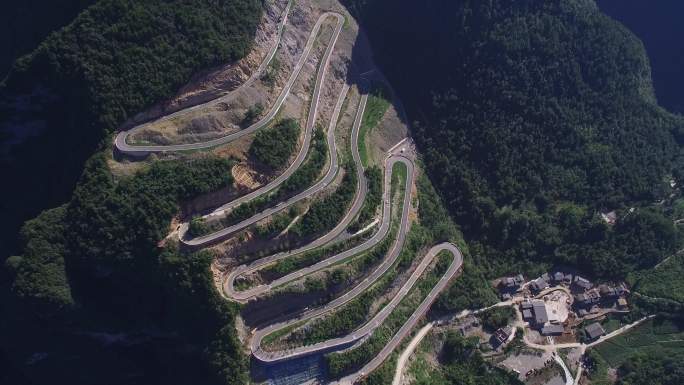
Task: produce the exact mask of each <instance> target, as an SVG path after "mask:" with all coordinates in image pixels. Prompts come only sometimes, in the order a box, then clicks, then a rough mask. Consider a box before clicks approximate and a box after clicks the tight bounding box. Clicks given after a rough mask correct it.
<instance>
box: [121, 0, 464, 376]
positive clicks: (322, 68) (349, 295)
mask: <svg viewBox="0 0 684 385" xmlns="http://www.w3.org/2000/svg"><path fill="white" fill-rule="evenodd" d="M293 3H294V2H293V1H289V2H288V4H287V6H286V8H285V10H284V11H283V16H282V17H281V21H280V23H279V25H278V32H277V35H276V39H275V40H276V41H275V42H274V44H273V46H272V47H271V49H270V51H269V52H268V53H267V55H266V57H265V58H264V60H263V61H262V62H261V64H260V65H259V67H258V68H257V69H256V70H255V71H254V73H252V74H251V76H250V77H249V79H248V80H247V81H246V82H245V83H243V84H242V85H241V86H240V87H239V88H238V89H236V90H235V91H232V92H230V93H228V94H226V95H224V96H221V97H219V98H217V99H215V100H213V101H210V102H207V103H203V104H199V105H196V106H193V107H189V108H186V109H184V110H181V111H178V112H175V113H172V114H169V115H167V116H165V117H162V118H160V119H157V120H156V121H155V122H151V123H146V124H143V125H140V126H137V127H134V128H132V129H130V130H128V131H122V132H120V133H119V134H118V135H117V137H116V139H115V141H114V145H115V147H116V149H117V150H118V151H119V152H121V153H123V154H127V155H132V156H143V155H147V154H150V153H162V152H176V151H189V150H203V149H210V148H213V147H215V146H219V145H222V144H226V143H230V142H232V141H234V140H236V139H239V138H241V137H243V136H245V135H248V134H251V133H254V132H255V131H257V130H259V129H261V128H263V127H265V126H267V125H268V124H270V123H271V122H272V121H273V120H274V119H275V117H276V116H277V114H278V112H279V110H280V109H281V107H282V106H283V103H284V102H285V100H286V99H287V97H288V95H289V94H290V92H291V90H292V87H293V86H294V84H295V83H296V81H297V79H298V78H299V75H300V73H301V70H302V68H303V67H304V65H305V64H306V63H307V61H308V59H309V58H310V56H311V54H312V51H313V48H314V45H315V42H316V39H317V37H318V35H319V32H320V30H321V28H322V25H323V24H324V23H325V22H326V20H328V19H329V18H332V19H334V21H335V22H336V24H335V27H334V30H333V33H332V35H331V37H330V40H329V41H328V43H327V47H326V50H325V52H324V54H323V56H322V57H321V59H320V62H319V65H318V71H317V75H316V81H315V84H314V89H313V95H312V98H311V101H310V106H309V111H308V115H307V120H306V124H305V127H304V133H303V140H302V145H301V148H300V150H299V152H298V154H297V156H296V158H295V160H294V161H293V162H292V164H291V165H289V166H288V168H287V169H286V170H285V171H284V172H283V173H282V174H280V175H279V176H277V177H276V178H275V179H274V180H273V181H271V182H269V183H268V184H266V185H265V186H262V187H260V188H258V189H256V190H254V191H251V192H249V193H248V194H245V195H243V196H240V197H239V198H237V199H235V200H232V201H231V202H228V203H226V204H224V205H222V206H220V207H218V208H216V209H215V210H214V211H213V212H212V213H210V214H208V215H205V217H206V218H210V217H211V218H213V217H217V216H224V215H226V214H227V213H228V212H229V211H230V210H232V209H234V208H235V207H238V206H239V205H240V204H243V203H246V202H249V201H250V200H252V199H255V198H257V197H259V196H263V195H264V194H268V193H269V192H271V191H274V190H275V189H277V188H278V187H279V186H280V185H281V184H282V183H284V182H285V181H286V180H287V179H288V178H290V177H291V176H292V175H293V174H294V173H295V171H296V170H298V169H299V168H300V166H301V165H302V164H303V162H304V160H305V159H306V156H307V153H308V151H309V147H310V143H311V138H312V134H313V131H314V126H315V123H316V119H317V114H318V109H319V102H320V98H321V92H322V89H323V84H324V83H325V78H326V73H327V71H328V67H329V65H330V59H331V56H332V53H333V51H334V48H335V45H336V43H337V40H338V38H339V36H340V34H341V31H342V29H343V26H344V23H345V19H344V16H342V15H341V14H339V13H336V12H325V13H323V14H321V15H320V16H319V18H318V20H317V21H316V23H315V25H314V27H313V28H312V30H311V32H310V35H309V37H308V39H307V42H306V45H305V46H304V49H303V51H302V53H301V56H300V58H299V59H298V61H297V63H296V64H295V66H294V68H293V69H292V73H291V74H290V76H289V78H288V80H287V82H286V84H285V85H284V86H283V89H282V90H281V91H280V93H279V94H278V96H277V98H276V99H275V101H274V103H273V104H272V106H271V107H270V109H269V111H268V112H267V113H266V114H265V115H264V116H263V117H262V118H261V119H259V121H257V122H256V123H254V124H252V125H250V126H249V127H247V128H245V129H243V130H241V131H238V132H234V133H231V134H227V135H225V136H222V137H220V138H216V139H212V140H207V141H201V142H195V143H183V144H172V145H147V144H132V143H128V141H127V139H128V138H129V136H130V135H131V134H133V133H135V132H138V131H140V130H142V129H144V128H146V127H149V125H151V124H154V123H158V122H163V121H167V120H169V119H173V118H175V117H178V116H181V115H183V114H187V113H188V112H190V111H195V110H198V109H201V108H205V107H207V106H211V105H212V104H216V103H220V102H225V101H226V100H229V99H231V98H233V97H235V95H236V94H237V93H236V91H238V90H240V89H243V88H245V87H248V86H250V85H252V84H253V83H254V81H255V80H256V79H258V77H259V76H260V75H261V74H262V73H263V72H264V71H265V70H266V69H267V67H268V65H269V63H270V62H271V60H272V59H273V57H274V56H275V54H276V52H277V49H278V46H279V44H280V41H281V38H282V33H283V29H284V27H285V25H286V23H287V20H288V14H289V12H290V8H291V6H292V5H293ZM349 90H350V86H349V85H346V84H345V85H344V86H343V87H342V89H341V91H340V93H339V96H338V99H337V102H336V104H335V107H334V110H333V113H332V116H331V119H330V123H329V126H328V131H327V136H326V140H327V145H328V148H329V149H330V151H329V153H330V154H329V162H328V165H329V166H328V169H327V171H326V173H325V175H324V176H323V177H322V178H321V179H320V180H319V181H318V182H316V183H315V184H314V185H312V186H311V187H309V188H307V189H306V190H305V191H302V192H300V193H298V194H296V195H294V196H292V197H290V198H288V199H286V200H284V201H281V202H279V203H277V204H276V205H275V206H273V207H269V208H268V209H266V210H264V211H262V212H260V213H258V214H256V215H254V216H252V217H251V218H247V219H245V220H243V221H241V222H239V223H237V224H234V225H232V226H228V227H226V228H224V229H221V230H219V231H217V232H214V233H212V234H208V235H205V236H201V237H196V238H189V237H188V236H187V230H188V227H189V226H188V223H183V224H182V225H181V227H180V229H179V238H180V240H181V242H182V243H184V244H185V245H186V246H189V247H191V248H203V247H207V246H210V245H213V244H215V243H217V242H220V241H223V240H225V239H227V238H229V237H231V236H233V235H234V234H235V233H236V232H238V231H240V230H243V229H245V228H247V227H249V226H251V225H253V224H255V223H256V222H258V221H260V220H262V219H265V218H267V217H269V216H272V215H274V214H276V213H278V212H280V211H282V210H284V209H286V208H288V207H290V206H292V205H293V204H295V203H297V202H299V201H301V200H303V199H307V198H310V197H311V196H313V195H315V194H316V193H318V192H320V191H322V190H323V189H325V188H326V187H327V186H328V185H329V184H330V183H331V182H333V181H334V180H335V177H336V176H337V175H338V172H339V170H340V164H339V159H338V153H337V147H336V143H335V131H336V127H337V122H338V120H339V119H338V118H339V116H340V114H341V111H342V108H343V106H344V101H345V100H346V98H347V95H348V94H349ZM367 100H368V95H365V94H364V95H362V96H361V98H360V100H359V104H358V107H357V111H356V116H355V118H354V122H353V126H352V135H351V147H352V158H353V160H354V163H355V165H356V172H357V177H358V178H357V180H358V185H357V191H356V194H355V197H354V200H353V202H352V204H351V205H350V208H349V209H348V211H347V213H346V214H345V216H344V218H343V219H342V220H340V221H339V223H338V224H337V225H336V226H335V228H334V229H332V230H331V231H329V232H328V233H327V234H325V235H323V236H322V237H320V238H318V239H316V240H314V241H312V242H311V243H309V244H307V245H305V246H302V247H300V248H298V249H295V250H293V251H288V252H283V253H278V254H274V255H271V256H267V257H265V258H261V259H259V260H257V261H254V262H252V263H250V264H247V265H242V266H239V267H237V268H235V269H233V270H232V271H231V272H230V273H229V274H228V275H227V277H226V279H225V280H224V282H223V285H222V286H223V287H222V289H223V291H224V294H225V295H226V296H227V297H228V298H229V299H232V300H234V301H237V302H243V303H244V302H247V301H249V300H252V299H254V298H257V297H259V296H263V295H265V294H267V293H269V292H270V291H271V290H272V289H275V288H279V287H283V286H285V285H287V284H289V283H292V282H294V281H296V280H299V279H301V278H303V277H305V276H307V275H310V274H313V273H315V272H318V271H321V270H324V269H326V268H329V267H331V266H333V265H335V264H337V263H340V262H343V261H345V260H347V259H348V258H350V257H354V256H356V255H359V254H361V253H363V252H366V251H368V250H370V249H371V248H373V247H374V246H376V245H378V244H380V242H382V241H383V240H384V239H386V237H387V236H388V234H389V233H390V230H391V228H392V226H393V222H392V216H391V213H392V203H391V201H392V191H391V190H392V189H391V184H392V173H393V170H394V165H396V164H399V163H401V164H403V165H404V166H405V167H406V169H407V177H406V180H405V181H404V182H405V185H404V196H403V200H402V206H401V214H400V218H399V221H398V229H397V231H396V238H395V239H394V240H393V243H392V246H391V247H390V249H389V251H388V252H387V253H386V255H385V257H384V258H383V260H382V261H381V262H380V263H379V264H378V265H377V266H376V267H375V268H374V269H373V270H372V271H371V272H370V273H369V274H368V275H367V276H366V277H365V278H364V279H363V280H360V281H359V282H358V283H357V284H356V286H354V287H353V288H351V289H350V290H348V291H346V292H345V293H344V294H342V295H340V296H339V297H337V298H336V299H334V300H332V301H330V302H329V303H327V304H326V305H323V306H321V307H319V308H316V309H311V310H306V311H304V312H303V313H301V314H300V315H298V316H296V317H294V318H291V319H288V320H285V321H282V322H277V323H274V324H272V325H269V326H267V327H264V328H260V329H256V330H255V331H254V333H253V336H252V338H251V341H250V349H251V351H252V354H253V356H254V358H255V359H256V360H258V361H261V362H263V363H274V362H280V361H284V360H289V359H292V358H296V357H301V356H305V355H309V354H315V353H321V352H327V351H331V350H334V349H339V348H342V347H345V346H349V345H351V344H353V343H355V342H358V341H361V340H362V339H363V338H366V337H368V336H370V335H372V333H373V332H374V331H375V330H376V329H377V328H378V327H379V326H380V325H382V324H383V322H384V321H385V320H386V319H387V318H388V317H389V316H390V315H391V313H392V311H394V310H395V309H396V307H397V306H398V305H399V304H400V303H401V301H402V300H403V299H404V298H405V296H406V295H407V294H408V293H409V292H410V291H411V289H412V288H413V287H414V286H415V285H416V283H417V282H418V280H419V279H420V277H421V276H422V275H423V274H424V273H425V271H426V270H427V268H428V267H429V266H430V264H431V263H432V262H433V260H434V259H435V258H436V256H437V255H438V254H439V253H440V252H441V251H447V252H449V253H451V255H452V256H453V260H452V263H451V264H450V266H449V268H448V270H447V271H446V272H445V273H444V275H443V276H442V277H441V279H440V280H439V281H438V283H437V284H436V285H435V286H434V287H433V288H432V290H431V291H430V292H429V293H428V295H427V296H426V298H425V299H424V300H423V301H422V302H421V304H420V305H419V306H418V307H417V308H416V309H415V310H414V312H413V313H412V314H411V316H410V317H409V319H408V320H407V321H406V322H405V323H404V325H403V326H402V327H401V328H400V329H399V331H398V332H397V333H396V334H395V335H394V336H393V337H392V338H391V340H390V341H389V342H388V344H387V345H386V346H385V347H384V348H383V349H382V351H381V352H380V353H379V354H378V355H377V356H376V357H374V358H373V359H372V360H371V361H370V362H368V363H367V364H366V365H365V366H364V367H363V368H361V369H360V370H359V371H357V372H356V373H354V374H351V375H349V376H347V377H345V378H343V379H341V380H340V383H344V384H347V383H353V382H355V381H357V380H359V379H360V378H362V377H364V376H366V375H367V374H368V373H370V372H371V371H372V370H374V369H375V368H377V367H378V366H379V365H380V364H382V362H383V361H384V360H385V359H387V357H388V356H389V355H390V354H391V353H392V351H393V350H394V349H395V348H396V347H397V346H398V345H399V343H401V341H402V340H403V339H404V338H405V337H406V336H407V335H408V334H409V333H410V331H411V329H412V328H413V327H415V325H416V324H417V323H418V322H419V320H420V319H421V318H422V317H423V316H424V315H425V314H426V312H427V311H428V309H429V307H430V306H431V304H432V303H433V302H434V301H435V299H436V298H437V296H438V295H439V293H440V292H442V291H443V290H444V289H445V288H446V286H447V285H448V283H449V281H450V280H451V279H452V278H453V277H454V276H455V275H456V274H457V273H458V271H459V270H460V268H461V266H462V263H463V257H462V255H461V252H460V251H459V250H458V248H457V247H456V246H455V245H453V244H451V243H442V244H439V245H436V246H434V247H433V248H432V249H430V251H429V252H428V253H427V254H426V255H425V256H424V257H423V259H422V260H421V261H420V263H419V264H418V265H417V267H416V268H415V270H414V271H413V272H412V273H411V275H410V276H409V278H408V279H407V280H406V281H405V282H404V283H403V285H402V286H401V288H400V289H399V291H398V292H397V293H396V295H395V296H394V297H393V298H392V299H391V300H390V302H389V303H387V304H386V305H385V306H384V307H383V308H382V309H380V311H378V312H377V313H376V314H375V315H374V316H373V317H372V318H371V319H370V320H369V321H368V322H366V323H365V324H363V325H361V326H360V327H358V328H357V329H356V330H354V331H353V332H351V333H349V334H348V335H345V336H342V337H339V338H334V339H330V340H327V341H323V342H320V343H316V344H312V345H310V346H301V347H297V348H293V349H289V350H284V351H276V352H268V351H265V350H263V349H262V347H261V345H262V342H263V339H264V338H265V337H266V336H267V335H269V334H271V333H274V332H277V331H279V330H282V329H284V328H287V327H290V326H292V325H295V324H298V323H301V322H304V321H307V320H311V319H313V318H316V317H320V316H322V315H327V314H329V313H331V312H333V311H335V310H337V309H339V308H340V307H341V306H343V305H345V304H347V303H348V302H350V301H351V300H353V299H354V298H356V297H358V296H359V295H360V294H361V293H363V292H364V291H365V290H367V289H368V288H370V287H371V286H372V285H373V284H375V283H376V282H377V281H378V279H380V278H381V277H382V276H383V275H384V274H386V273H387V272H388V271H390V269H392V268H393V267H394V266H395V263H396V261H397V259H398V258H399V255H400V253H401V250H402V247H403V245H404V242H405V239H406V235H407V233H408V230H409V227H410V216H409V214H410V212H411V193H412V188H413V185H414V179H415V170H414V154H413V153H410V151H409V153H407V154H405V153H404V150H403V149H401V150H400V149H399V146H398V145H397V146H394V147H393V149H392V150H390V152H389V153H388V154H387V157H386V158H385V165H384V166H385V171H384V181H383V197H382V202H383V203H382V214H381V217H380V219H379V222H380V223H379V226H378V229H377V231H376V232H375V233H374V234H373V236H372V237H370V238H369V239H368V240H366V241H364V242H362V243H361V244H359V245H357V246H355V247H352V248H350V249H348V250H345V251H343V252H340V253H338V254H336V255H334V256H332V257H329V258H327V259H325V260H322V261H319V262H317V263H315V264H313V265H311V266H308V267H305V268H302V269H300V270H298V271H295V272H292V273H290V274H287V275H285V276H283V277H280V278H278V279H276V280H274V281H272V282H270V283H268V284H264V285H259V286H256V287H253V288H250V289H248V290H244V291H238V290H236V289H235V280H236V278H238V277H239V276H241V275H244V274H249V273H253V272H255V271H257V270H259V269H262V268H263V267H266V266H268V265H270V264H272V263H275V262H277V261H279V260H281V259H285V258H289V257H293V256H295V255H298V254H302V253H304V252H306V251H309V250H313V249H316V248H319V247H322V246H324V245H326V244H328V243H330V242H331V241H333V240H334V239H335V238H337V237H338V236H339V235H340V234H342V232H343V231H344V230H345V229H346V228H347V227H348V226H349V225H350V223H351V221H352V220H353V219H354V218H355V217H356V216H357V215H358V213H359V211H360V210H361V207H362V206H363V203H364V201H365V198H366V194H367V190H368V186H367V181H366V179H365V175H364V168H363V165H362V162H361V157H360V154H359V134H360V127H361V124H362V121H363V117H364V113H365V108H366V103H367ZM402 142H403V141H402ZM400 143H401V142H400Z"/></svg>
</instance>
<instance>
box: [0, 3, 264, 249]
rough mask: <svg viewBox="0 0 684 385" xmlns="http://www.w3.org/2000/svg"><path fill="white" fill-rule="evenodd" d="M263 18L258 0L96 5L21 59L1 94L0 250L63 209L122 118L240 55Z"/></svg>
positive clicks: (9, 246)
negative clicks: (1, 183) (0, 184)
mask: <svg viewBox="0 0 684 385" xmlns="http://www.w3.org/2000/svg"><path fill="white" fill-rule="evenodd" d="M260 15H261V2H260V1H259V0H220V1H209V0H200V1H191V0H171V1H167V0H144V1H133V0H101V1H98V2H97V3H96V4H95V5H93V6H91V7H89V8H88V9H87V10H86V11H84V12H82V13H81V14H80V15H79V16H78V17H77V18H76V19H75V20H74V21H73V22H72V23H71V24H69V25H68V26H67V27H65V28H62V29H61V30H59V31H57V32H55V33H53V34H52V35H50V36H49V37H48V38H47V39H46V40H45V41H44V42H43V43H41V44H40V46H39V47H38V48H37V49H36V50H34V51H33V52H32V53H31V54H29V55H27V56H25V57H23V58H21V59H19V60H17V61H16V62H15V64H14V66H13V67H12V70H11V71H10V73H9V75H8V77H7V79H6V80H5V83H4V84H3V85H2V86H0V132H1V133H2V135H0V167H1V168H2V169H3V171H5V173H6V177H7V178H9V179H10V180H12V181H13V183H12V184H11V185H10V186H7V187H6V188H4V189H3V190H2V193H1V195H0V198H1V199H0V202H2V203H1V204H0V210H1V211H0V212H1V213H2V216H3V218H5V220H4V221H3V222H2V229H1V230H2V231H0V234H2V237H1V238H0V241H2V246H3V247H2V248H1V249H2V252H3V253H4V252H8V251H10V250H13V249H15V246H16V243H15V239H14V236H15V234H16V232H17V229H18V227H19V226H20V224H21V222H23V221H24V220H27V219H30V218H31V217H33V216H35V215H37V214H38V213H39V212H40V211H42V210H43V209H46V208H50V207H55V206H58V205H60V204H63V203H65V202H66V201H68V199H69V195H70V193H71V192H72V190H73V188H74V186H75V184H76V181H77V179H78V176H79V175H80V173H81V171H82V169H83V164H84V162H85V160H86V159H87V158H88V157H89V156H91V155H92V154H93V153H94V152H95V150H96V148H97V146H98V144H99V143H100V141H101V140H102V139H103V138H105V137H106V136H107V135H109V134H111V133H112V132H113V131H114V130H115V129H116V128H118V127H119V126H120V125H121V124H122V123H123V122H124V121H126V119H128V118H130V117H132V116H134V115H135V114H137V113H139V112H141V111H142V110H143V109H145V108H147V107H149V106H151V105H152V104H154V103H156V102H159V101H161V100H163V99H165V98H168V97H170V96H171V95H172V94H173V93H174V92H176V91H177V89H178V88H179V87H180V86H182V85H183V84H185V83H186V82H187V81H188V80H189V79H190V77H191V76H192V75H193V74H195V73H196V72H198V71H199V70H201V69H205V68H207V67H210V66H215V65H218V64H223V63H226V62H230V61H234V60H237V59H239V58H241V57H243V56H244V55H246V54H247V53H248V52H249V49H250V47H251V44H252V42H253V39H254V33H255V30H256V26H257V23H258V22H259V20H260ZM22 132H29V133H30V132H35V133H36V134H37V135H34V136H29V137H28V138H25V139H24V140H23V141H22V140H19V139H17V137H16V135H15V134H17V133H22ZM15 142H19V144H14V145H13V146H11V147H9V148H8V144H9V143H15ZM46 162H50V164H51V165H52V167H44V165H45V163H46Z"/></svg>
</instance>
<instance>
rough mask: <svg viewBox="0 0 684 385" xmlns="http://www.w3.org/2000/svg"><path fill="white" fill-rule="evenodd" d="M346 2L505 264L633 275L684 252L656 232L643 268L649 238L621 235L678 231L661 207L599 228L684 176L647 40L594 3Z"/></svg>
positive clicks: (677, 121)
mask: <svg viewBox="0 0 684 385" xmlns="http://www.w3.org/2000/svg"><path fill="white" fill-rule="evenodd" d="M346 3H348V4H349V6H350V8H351V9H352V10H353V11H354V12H355V13H356V14H357V15H359V17H360V18H361V20H362V21H363V22H365V24H366V26H367V29H368V33H369V35H370V40H371V44H372V45H373V48H374V51H375V53H376V55H377V56H378V60H379V61H380V63H381V67H382V69H383V70H384V71H385V72H386V73H387V75H388V77H389V79H390V81H391V82H392V84H393V86H394V87H396V89H397V90H398V93H399V95H400V97H401V98H402V100H403V102H404V104H405V106H406V109H407V113H408V116H409V119H411V122H412V124H413V131H414V132H413V134H414V137H415V139H416V141H417V143H418V145H419V148H420V149H421V150H422V152H423V154H424V156H425V164H426V167H427V170H428V173H429V174H430V177H431V179H432V180H433V182H434V183H435V184H436V187H437V188H438V190H439V191H440V194H441V195H442V197H443V198H444V199H445V201H446V204H447V206H448V207H449V210H450V211H451V214H452V216H453V217H454V218H455V219H456V221H457V222H458V223H459V224H460V225H461V226H462V228H463V230H464V232H465V233H466V235H467V236H468V237H470V238H471V241H472V242H473V246H472V247H473V248H474V249H475V250H480V254H483V255H487V256H488V257H489V258H487V259H486V260H487V261H489V262H487V263H489V264H490V265H492V267H493V268H494V270H495V271H497V272H498V273H503V272H510V271H506V270H511V269H515V268H516V266H520V263H519V261H527V262H528V263H529V267H532V266H536V264H537V263H538V262H547V263H571V264H574V265H580V267H581V268H583V269H585V270H587V272H588V273H594V274H596V275H599V276H615V277H621V276H624V274H625V273H626V272H628V271H631V270H633V269H637V268H641V267H648V266H652V263H653V262H657V261H658V260H660V259H662V258H664V257H666V256H667V255H668V254H669V253H671V252H672V251H673V250H674V249H675V248H676V247H677V246H678V244H679V240H678V236H673V237H669V236H666V237H663V239H668V240H669V241H665V242H661V239H658V238H659V235H658V234H655V233H651V235H652V236H651V238H649V239H647V240H645V241H646V243H647V244H648V246H646V247H648V248H650V250H649V252H648V253H649V254H648V255H651V257H648V258H646V259H647V260H648V262H647V263H644V262H643V261H638V262H637V261H636V260H638V259H640V258H641V256H640V255H639V251H640V250H636V251H635V250H634V249H633V247H639V245H638V242H629V244H627V245H625V244H624V243H622V241H623V240H624V239H628V238H629V235H628V234H629V233H630V232H633V229H631V230H630V229H628V227H630V226H631V225H636V223H641V224H643V223H644V221H651V222H653V223H658V224H660V223H662V225H663V226H662V230H663V231H665V233H666V234H670V233H672V232H675V229H674V227H673V225H672V222H671V221H670V222H669V224H667V223H665V222H667V220H666V219H665V217H664V216H665V214H664V213H663V212H661V210H658V209H644V210H639V211H644V212H640V213H639V214H638V217H639V218H642V219H643V218H648V219H643V220H636V221H632V222H630V223H627V224H625V225H624V226H623V227H620V226H617V227H615V228H609V227H608V226H605V225H604V224H602V223H601V222H600V221H597V213H598V212H601V211H609V210H612V209H626V208H629V207H630V206H637V207H638V206H643V205H648V204H650V203H651V202H653V201H654V200H660V199H662V198H664V197H666V196H667V195H668V194H669V185H668V182H669V180H670V178H675V179H676V180H678V181H681V180H683V179H682V170H684V167H683V166H684V161H683V160H684V157H682V150H681V145H682V142H683V140H684V135H683V133H684V120H683V119H682V118H681V117H679V116H675V115H671V114H669V113H668V112H666V111H665V110H663V109H662V108H660V107H659V106H658V105H657V103H656V100H655V97H654V94H653V87H652V84H651V78H650V73H651V71H650V66H649V61H648V58H647V56H646V54H645V51H644V48H643V46H642V44H641V43H640V42H639V40H638V39H636V38H635V37H634V35H632V34H631V33H630V32H629V31H628V30H627V29H626V28H624V27H623V26H621V25H620V24H619V23H617V22H615V21H613V20H612V19H610V18H609V17H607V16H605V15H603V14H602V13H601V12H600V11H599V10H598V8H597V7H596V4H595V3H594V2H593V1H591V0H572V1H561V0H555V1H544V2H540V1H515V2H510V1H504V0H495V1H490V2H479V1H431V2H428V3H426V4H423V5H421V6H416V5H415V3H412V2H410V1H399V2H396V1H395V2H392V4H391V6H390V5H389V4H387V1H384V0H369V1H355V0H349V1H346ZM388 19H392V20H394V21H395V22H392V23H386V22H385V21H386V20H388ZM388 36H392V39H388V38H387V37H388ZM374 42H377V44H373V43H374ZM407 73H413V74H414V75H415V76H406V74H407ZM570 212H572V214H571V215H569V216H566V220H565V221H563V220H561V218H560V216H559V215H558V214H559V213H570ZM621 214H624V212H623V213H621ZM569 218H574V219H572V220H569ZM570 226H576V227H575V228H573V229H571V227H570ZM616 248H617V249H616ZM626 249H627V250H626ZM630 250H631V251H630ZM633 254H636V255H634V256H630V255H633ZM653 256H657V257H655V258H653ZM516 261H517V262H518V263H515V264H511V262H516Z"/></svg>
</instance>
